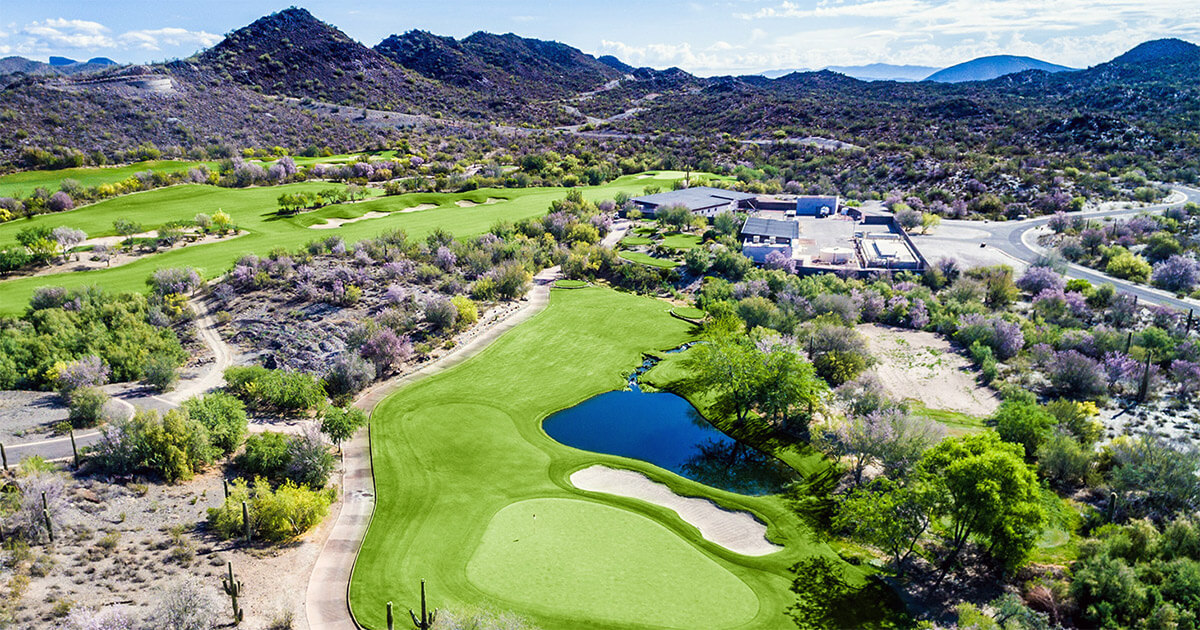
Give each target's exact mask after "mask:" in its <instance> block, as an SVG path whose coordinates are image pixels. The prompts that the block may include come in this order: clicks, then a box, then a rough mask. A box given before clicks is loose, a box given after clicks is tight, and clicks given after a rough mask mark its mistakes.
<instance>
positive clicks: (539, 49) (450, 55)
mask: <svg viewBox="0 0 1200 630" xmlns="http://www.w3.org/2000/svg"><path fill="white" fill-rule="evenodd" d="M375 50H376V51H378V52H379V53H380V54H382V55H384V56H386V57H388V58H389V59H391V60H393V61H395V62H396V63H397V64H399V65H401V66H404V67H405V68H409V69H411V70H414V71H416V72H418V73H420V74H421V75H423V76H424V77H426V78H429V79H433V80H436V81H441V82H445V83H449V84H452V85H456V86H459V87H463V88H466V89H469V90H472V91H476V92H479V93H482V94H486V95H490V96H494V95H504V96H507V97H510V98H520V99H528V100H537V99H548V98H562V97H566V96H571V95H573V94H575V93H577V92H585V91H588V90H592V89H596V88H599V87H601V86H602V85H603V84H604V83H605V82H607V81H609V80H611V79H615V78H617V77H619V76H621V74H622V73H621V71H620V70H617V69H615V68H613V67H611V66H609V65H607V64H605V63H603V62H601V61H599V60H597V59H596V58H595V57H592V56H591V55H588V54H586V53H583V52H582V51H580V50H579V49H577V48H572V47H570V46H567V45H566V44H560V43H558V42H550V41H544V40H538V39H529V38H524V37H518V36H517V35H513V34H512V33H509V34H506V35H493V34H490V33H482V32H479V33H474V34H472V35H471V36H469V37H466V38H464V39H462V40H461V41H460V40H456V39H454V38H453V37H439V36H437V35H433V34H431V33H428V32H426V31H409V32H407V33H405V34H403V35H392V36H391V37H388V38H387V39H385V40H383V41H382V42H380V43H379V44H378V45H376V46H375Z"/></svg>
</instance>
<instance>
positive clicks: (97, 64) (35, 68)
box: [0, 57, 117, 74]
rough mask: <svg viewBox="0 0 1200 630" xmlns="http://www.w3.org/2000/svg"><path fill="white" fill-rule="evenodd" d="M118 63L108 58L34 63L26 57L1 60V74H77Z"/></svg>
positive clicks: (61, 58)
mask: <svg viewBox="0 0 1200 630" xmlns="http://www.w3.org/2000/svg"><path fill="white" fill-rule="evenodd" d="M115 65H117V62H115V61H113V60H112V59H109V58H108V57H93V58H91V59H88V60H87V61H75V60H74V59H68V58H66V57H50V63H45V62H42V61H34V60H32V59H26V58H24V57H5V58H3V59H0V74H15V73H17V72H21V73H24V74H75V73H78V72H92V71H94V70H102V69H104V68H108V67H109V66H115Z"/></svg>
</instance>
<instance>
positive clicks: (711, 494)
mask: <svg viewBox="0 0 1200 630" xmlns="http://www.w3.org/2000/svg"><path fill="white" fill-rule="evenodd" d="M551 296H552V297H551V302H550V305H549V306H548V307H547V308H546V310H545V311H543V312H541V313H539V314H538V315H536V316H535V317H533V318H532V319H530V320H529V321H528V322H525V323H524V324H521V325H520V326H517V327H516V328H514V329H513V330H511V331H509V332H508V333H506V334H504V335H503V336H501V337H500V338H499V339H497V340H496V341H495V342H493V343H492V345H491V346H489V347H488V348H487V349H485V350H484V351H483V352H481V353H480V354H478V355H477V356H475V357H473V358H472V359H470V360H468V361H466V362H464V363H462V364H460V365H458V366H456V367H454V368H451V369H449V370H447V371H445V372H442V373H440V374H436V375H433V376H430V377H428V378H426V379H424V380H421V381H418V382H416V383H414V384H412V385H409V386H408V387H406V388H404V389H402V390H400V391H399V392H397V393H395V394H393V395H392V396H390V397H388V398H387V399H385V400H384V401H383V402H382V403H381V404H380V405H379V406H378V407H377V408H376V409H375V411H374V413H373V414H372V418H371V456H372V465H373V473H374V478H375V490H376V506H375V513H374V515H373V516H372V521H371V524H370V528H369V530H368V532H367V535H366V538H365V540H364V541H363V545H362V548H361V550H360V552H359V555H358V559H357V562H356V565H355V568H354V574H353V577H352V579H351V583H350V605H351V609H352V611H353V613H354V615H355V618H356V619H357V620H358V622H359V623H361V624H362V625H364V626H365V627H368V628H372V629H376V630H379V629H381V628H383V627H384V626H385V623H384V616H385V611H386V603H387V602H388V601H393V602H400V603H402V604H401V605H402V606H404V605H409V603H410V602H416V601H417V597H418V590H417V589H418V587H419V584H420V580H421V579H425V580H427V581H428V588H429V593H430V598H431V605H434V606H438V607H441V608H461V607H466V606H485V607H493V608H497V609H501V610H509V611H512V612H514V613H516V614H519V615H522V616H524V617H527V618H529V619H530V621H532V622H533V623H534V624H536V625H537V626H539V627H541V628H546V629H550V630H553V629H559V628H561V629H564V630H566V629H575V628H613V629H615V628H713V629H716V628H746V629H750V628H754V629H760V628H761V629H768V628H770V629H776V628H787V627H789V626H791V625H792V624H791V622H790V620H789V619H788V618H787V616H786V613H785V611H786V609H787V607H788V606H790V605H791V604H792V603H793V602H794V601H795V598H794V595H792V594H791V593H790V591H789V586H790V584H791V578H790V575H789V568H790V567H791V566H792V565H793V564H794V563H795V562H796V561H798V560H799V559H801V558H803V557H807V556H811V555H813V554H820V555H824V556H827V557H830V558H831V559H836V558H837V556H836V554H835V553H834V552H833V551H832V550H831V549H830V548H829V547H828V546H827V545H824V544H822V543H818V542H815V541H813V540H812V538H811V537H810V536H809V535H808V532H807V530H806V529H805V528H804V526H803V525H802V524H801V522H800V521H799V519H798V518H797V517H796V516H795V514H794V513H792V512H791V510H790V509H789V508H788V507H787V505H786V504H785V503H784V501H783V500H782V499H781V498H779V497H745V496H741V495H736V494H732V493H728V492H722V491H719V490H715V489H712V488H708V487H706V486H703V485H700V484H698V483H695V482H691V481H689V480H686V479H683V478H682V477H679V476H676V475H673V474H671V473H668V472H666V471H664V470H662V469H659V468H657V467H654V466H652V465H650V464H647V463H645V462H639V461H636V460H631V459H625V458H620V457H615V456H609V455H602V454H597V453H589V452H585V451H580V450H577V449H573V448H570V447H567V446H564V445H562V444H559V443H558V442H555V441H554V440H552V439H550V438H549V437H548V436H547V435H546V434H545V432H543V431H542V429H541V421H542V420H543V419H544V418H545V417H546V416H547V415H549V414H551V413H553V412H555V411H558V410H560V409H564V408H566V407H569V406H571V405H574V404H577V403H579V402H581V401H583V400H585V399H587V398H590V397H592V396H594V395H597V394H600V393H603V392H605V391H610V390H613V389H618V388H620V387H622V386H623V385H624V379H623V378H622V374H623V373H628V372H629V371H630V370H632V369H633V368H634V367H636V366H637V365H638V364H639V363H640V362H641V358H642V356H643V353H645V352H649V351H654V350H664V349H668V348H672V347H676V346H678V345H679V344H681V343H683V342H685V341H688V340H689V339H690V338H691V334H692V332H691V331H693V330H694V327H693V326H692V325H691V324H689V323H687V322H684V321H682V320H679V319H676V318H673V317H671V316H670V315H669V314H668V311H669V305H667V304H665V303H664V302H661V301H659V300H655V299H652V298H646V297H639V296H635V295H631V294H626V293H618V292H616V291H612V290H610V289H604V288H598V287H591V288H585V289H578V290H574V291H554V292H552V293H551ZM592 464H605V465H609V466H616V467H622V468H628V469H631V470H636V471H638V472H641V473H643V474H645V475H647V476H648V477H650V478H652V479H654V480H656V481H660V482H662V483H665V484H667V485H669V486H670V487H671V488H672V489H673V490H674V491H676V492H678V493H680V494H683V495H687V496H699V497H704V498H709V499H712V500H714V501H716V502H718V503H719V504H721V505H723V506H725V507H727V508H728V509H740V510H748V511H750V512H752V513H754V514H755V515H756V516H757V517H758V518H760V519H761V520H762V521H763V522H764V523H767V525H768V536H769V537H770V538H771V540H772V541H773V542H775V543H777V544H780V545H781V546H783V547H784V549H783V550H782V551H780V552H778V553H775V554H771V555H769V556H763V557H748V556H742V555H739V554H736V553H734V552H731V551H729V550H727V549H724V548H722V547H720V546H718V545H715V544H713V543H711V542H708V541H705V540H704V539H703V538H702V537H701V536H700V534H699V531H698V530H696V528H695V527H693V526H691V525H689V524H687V523H686V522H684V521H683V520H682V519H681V518H679V517H678V515H677V514H675V513H674V512H672V511H671V510H668V509H666V508H662V507H659V506H656V505H653V504H650V503H647V502H644V501H639V500H636V499H632V498H626V497H619V496H614V495H605V494H602V493H589V492H584V491H580V490H577V489H575V488H574V486H572V485H571V483H570V481H569V479H568V477H569V475H570V474H571V473H572V472H575V471H576V470H579V469H581V468H584V467H586V466H589V465H592ZM534 514H537V519H536V521H537V522H536V524H535V523H534V518H533V515H534ZM845 566H846V569H847V575H848V578H849V579H851V580H852V581H855V582H859V581H861V579H862V576H861V574H860V573H859V572H858V570H857V569H856V568H854V567H850V566H849V565H845Z"/></svg>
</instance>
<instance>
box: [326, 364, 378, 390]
mask: <svg viewBox="0 0 1200 630" xmlns="http://www.w3.org/2000/svg"><path fill="white" fill-rule="evenodd" d="M373 380H375V366H374V365H372V364H371V363H370V362H368V361H367V360H366V359H364V358H362V357H361V356H359V355H357V354H346V355H343V356H342V358H340V359H338V360H337V361H334V363H333V366H332V367H331V368H329V373H328V374H326V375H325V391H326V393H328V394H329V396H330V397H332V398H333V399H334V400H342V399H345V398H348V397H349V396H352V395H354V394H357V393H358V392H360V391H362V390H363V389H366V387H367V385H370V384H371V381H373Z"/></svg>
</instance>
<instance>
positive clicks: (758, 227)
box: [742, 217, 800, 240]
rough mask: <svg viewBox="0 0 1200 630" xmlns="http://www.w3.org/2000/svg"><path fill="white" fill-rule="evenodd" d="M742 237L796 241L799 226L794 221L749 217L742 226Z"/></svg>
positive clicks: (798, 234) (798, 235)
mask: <svg viewBox="0 0 1200 630" xmlns="http://www.w3.org/2000/svg"><path fill="white" fill-rule="evenodd" d="M742 236H743V237H746V236H765V237H769V238H786V239H790V240H796V239H798V238H800V224H799V223H797V222H795V221H779V220H776V219H764V218H761V217H750V218H749V219H746V223H745V224H743V225H742Z"/></svg>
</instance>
